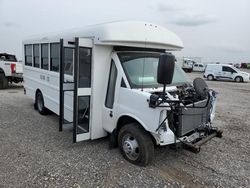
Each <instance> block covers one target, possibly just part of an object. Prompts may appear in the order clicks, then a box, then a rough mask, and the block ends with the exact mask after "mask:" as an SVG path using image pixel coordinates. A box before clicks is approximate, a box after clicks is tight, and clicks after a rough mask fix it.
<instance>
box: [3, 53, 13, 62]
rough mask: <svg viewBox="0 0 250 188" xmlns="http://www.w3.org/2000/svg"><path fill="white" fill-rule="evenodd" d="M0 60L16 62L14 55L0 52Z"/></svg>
mask: <svg viewBox="0 0 250 188" xmlns="http://www.w3.org/2000/svg"><path fill="white" fill-rule="evenodd" d="M0 60H3V61H12V62H17V60H16V56H14V55H9V54H0Z"/></svg>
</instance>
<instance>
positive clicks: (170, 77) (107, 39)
mask: <svg viewBox="0 0 250 188" xmlns="http://www.w3.org/2000/svg"><path fill="white" fill-rule="evenodd" d="M23 47H24V59H25V67H24V80H25V82H24V89H25V91H26V94H27V95H28V96H30V97H31V98H32V99H33V100H34V103H35V108H36V109H37V110H38V112H39V113H41V114H43V115H44V114H46V113H47V110H48V109H49V110H50V111H52V112H54V113H56V114H58V115H59V116H60V119H59V130H60V131H62V130H63V129H64V128H66V127H70V128H71V129H72V130H73V131H72V132H73V142H79V141H83V140H88V139H97V138H101V137H104V136H107V135H109V137H110V143H111V145H113V146H117V145H118V146H119V147H120V150H121V153H122V155H123V156H124V158H125V159H126V160H128V161H130V162H131V163H133V164H138V165H147V164H148V163H149V162H150V161H152V159H153V156H154V146H155V145H159V146H164V145H168V144H175V143H177V142H182V143H185V144H187V145H188V146H189V147H190V148H193V149H194V150H195V151H199V148H200V145H201V144H202V143H203V141H201V140H203V139H205V140H206V141H207V140H208V139H211V138H212V137H214V136H216V135H217V131H216V130H215V129H214V128H213V127H211V122H212V120H213V118H214V110H215V99H216V93H215V92H213V91H212V90H209V89H208V87H207V86H206V84H205V82H204V80H203V79H201V80H196V82H195V83H194V86H193V85H192V83H191V81H190V80H189V79H188V78H187V76H186V74H185V73H184V71H183V70H182V69H181V68H180V67H179V66H177V65H176V64H175V57H174V56H173V55H172V54H171V53H170V52H171V51H175V50H181V49H182V48H183V43H182V41H181V40H180V38H179V37H178V36H176V35H175V34H174V33H172V32H170V31H169V30H167V29H166V28H164V27H161V26H157V25H154V24H151V23H144V22H114V23H107V24H102V25H96V26H90V27H87V28H84V29H80V30H76V31H73V32H69V33H65V34H55V35H52V36H46V37H44V36H41V37H40V38H35V39H28V40H25V41H24V42H23ZM190 101H191V102H190ZM200 141H201V142H200ZM194 143H196V145H195V146H194V145H193V144H194Z"/></svg>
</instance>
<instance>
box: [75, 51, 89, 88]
mask: <svg viewBox="0 0 250 188" xmlns="http://www.w3.org/2000/svg"><path fill="white" fill-rule="evenodd" d="M78 87H80V88H86V87H91V49H90V48H83V47H80V48H79V86H78Z"/></svg>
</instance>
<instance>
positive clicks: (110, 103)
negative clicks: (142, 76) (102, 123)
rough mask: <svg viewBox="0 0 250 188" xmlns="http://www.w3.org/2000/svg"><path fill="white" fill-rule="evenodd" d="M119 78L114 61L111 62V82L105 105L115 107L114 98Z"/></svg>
mask: <svg viewBox="0 0 250 188" xmlns="http://www.w3.org/2000/svg"><path fill="white" fill-rule="evenodd" d="M116 78H117V69H116V66H115V63H114V61H113V60H112V62H111V67H110V73H109V82H108V90H107V94H106V100H105V106H106V107H108V108H113V104H114V99H115V84H116Z"/></svg>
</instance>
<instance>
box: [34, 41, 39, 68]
mask: <svg viewBox="0 0 250 188" xmlns="http://www.w3.org/2000/svg"><path fill="white" fill-rule="evenodd" d="M33 53H34V55H33V58H34V67H40V47H39V44H34V45H33Z"/></svg>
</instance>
